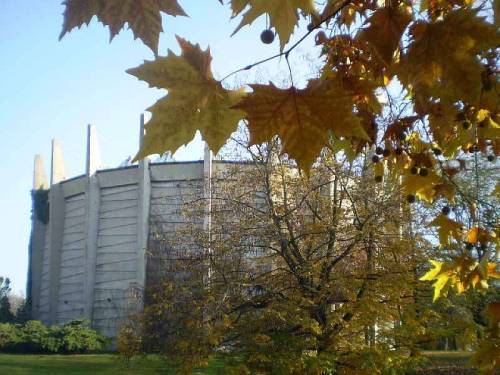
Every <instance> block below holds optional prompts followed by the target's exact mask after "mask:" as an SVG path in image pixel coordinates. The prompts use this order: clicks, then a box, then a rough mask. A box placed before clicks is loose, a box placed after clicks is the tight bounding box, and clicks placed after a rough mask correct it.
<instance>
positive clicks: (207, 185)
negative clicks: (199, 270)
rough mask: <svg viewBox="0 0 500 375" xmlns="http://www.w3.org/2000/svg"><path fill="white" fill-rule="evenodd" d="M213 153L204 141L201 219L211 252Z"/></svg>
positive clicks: (210, 273)
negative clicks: (203, 206)
mask: <svg viewBox="0 0 500 375" xmlns="http://www.w3.org/2000/svg"><path fill="white" fill-rule="evenodd" d="M212 159H213V153H212V151H210V148H209V147H208V143H206V142H205V150H204V154H203V199H204V200H205V217H204V219H203V229H204V231H205V233H206V235H207V240H208V242H209V243H208V251H209V252H211V248H210V241H211V232H212V173H213V170H212V169H213V164H212ZM211 276H212V271H211V269H210V267H209V268H208V275H207V277H208V280H207V282H210V278H211Z"/></svg>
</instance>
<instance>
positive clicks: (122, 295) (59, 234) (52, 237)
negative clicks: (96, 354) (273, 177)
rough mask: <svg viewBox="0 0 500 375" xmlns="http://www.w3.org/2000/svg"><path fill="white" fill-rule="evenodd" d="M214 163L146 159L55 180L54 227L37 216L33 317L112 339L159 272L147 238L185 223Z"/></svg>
mask: <svg viewBox="0 0 500 375" xmlns="http://www.w3.org/2000/svg"><path fill="white" fill-rule="evenodd" d="M212 163H213V164H214V169H218V170H222V169H224V168H226V166H227V164H225V163H224V162H215V161H214V162H213V161H212V157H211V153H210V152H208V151H207V152H206V153H205V159H204V160H201V161H197V162H180V163H177V162H172V163H158V164H149V163H148V162H147V161H146V162H141V163H140V164H139V165H138V166H131V167H125V168H118V169H111V170H101V171H97V172H95V173H88V174H86V175H84V176H80V177H76V178H74V179H70V180H66V181H60V182H54V183H53V184H52V186H51V187H50V191H49V204H50V218H49V222H48V223H47V224H45V225H44V224H43V223H41V222H40V221H38V219H37V216H36V215H33V232H32V253H33V254H34V256H32V264H31V266H30V272H31V276H32V278H31V283H32V285H31V286H30V287H31V291H32V292H31V293H32V296H31V299H32V301H33V304H32V315H33V318H34V319H39V320H41V321H43V322H44V323H46V324H63V323H65V322H68V321H70V320H73V319H80V318H86V319H89V320H90V321H91V322H92V325H93V327H95V328H96V329H98V330H99V331H100V332H102V333H103V334H105V335H107V336H110V337H114V336H115V335H116V331H117V328H118V326H119V324H120V321H122V320H123V319H124V318H126V317H127V316H128V315H129V314H130V313H133V312H135V311H137V310H138V309H141V308H142V304H143V293H142V291H143V290H144V287H145V285H146V280H147V279H150V280H154V279H155V278H156V277H155V276H156V275H157V274H161V273H162V269H161V267H162V266H161V265H162V264H163V263H162V262H157V261H156V260H157V257H158V256H160V257H161V254H159V253H154V243H153V242H154V239H152V240H151V241H152V242H151V243H149V244H148V238H149V237H151V238H153V237H154V236H153V235H152V234H153V232H154V231H155V230H157V229H158V228H159V226H160V229H161V231H162V233H164V234H165V235H168V233H172V232H174V231H175V229H176V227H177V226H178V225H180V224H182V223H183V221H184V220H185V219H184V218H183V217H182V215H181V214H180V207H179V204H180V203H181V201H182V197H183V196H185V195H186V194H191V195H194V196H196V195H204V194H207V190H208V189H205V188H204V187H205V186H206V184H209V183H210V181H211V177H212ZM207 215H209V210H208V213H207ZM209 220H210V218H209V217H207V218H205V220H204V221H203V222H200V223H198V224H199V225H207V221H209ZM148 247H151V248H152V251H153V253H152V254H150V257H149V259H150V261H149V263H148V257H147V256H146V253H147V249H148ZM147 273H149V274H147ZM37 275H38V276H37ZM39 275H41V276H39Z"/></svg>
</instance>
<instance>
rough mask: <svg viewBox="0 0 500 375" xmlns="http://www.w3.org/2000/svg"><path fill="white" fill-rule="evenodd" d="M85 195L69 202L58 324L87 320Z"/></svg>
mask: <svg viewBox="0 0 500 375" xmlns="http://www.w3.org/2000/svg"><path fill="white" fill-rule="evenodd" d="M85 204H86V201H85V194H79V195H76V196H73V197H69V198H66V200H65V205H64V232H63V244H62V248H61V265H60V272H59V288H58V289H59V290H58V296H57V322H58V323H59V324H64V323H66V322H68V321H71V320H74V319H81V318H82V317H83V308H84V296H83V290H84V277H85V274H84V270H85Z"/></svg>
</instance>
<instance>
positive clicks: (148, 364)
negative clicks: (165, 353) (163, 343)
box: [0, 354, 223, 375]
mask: <svg viewBox="0 0 500 375" xmlns="http://www.w3.org/2000/svg"><path fill="white" fill-rule="evenodd" d="M221 368H222V364H221V363H220V362H217V361H213V363H211V364H210V366H209V368H207V369H205V370H204V371H203V372H199V373H200V374H211V375H212V374H213V375H215V374H221V373H223V372H222V371H221ZM120 373H123V374H124V375H125V374H126V375H129V374H130V375H139V374H140V375H142V374H174V372H173V371H168V370H167V371H166V370H165V364H164V363H163V362H162V361H161V360H160V359H159V358H158V357H156V356H148V357H147V358H142V359H136V360H134V361H133V362H132V364H131V366H130V368H128V369H127V368H125V367H124V365H123V363H122V362H121V360H120V358H119V357H118V356H117V355H112V354H99V355H71V356H62V355H50V356H48V355H10V354H0V374H9V375H17V374H22V375H25V374H29V375H31V374H33V375H35V374H36V375H52V374H54V375H58V374H60V375H62V374H64V375H68V374H100V375H101V374H110V375H111V374H113V375H115V374H120Z"/></svg>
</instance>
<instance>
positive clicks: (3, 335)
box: [0, 320, 109, 354]
mask: <svg viewBox="0 0 500 375" xmlns="http://www.w3.org/2000/svg"><path fill="white" fill-rule="evenodd" d="M108 344H109V340H108V339H107V338H105V337H104V336H102V335H100V334H99V333H98V332H96V331H95V330H93V329H91V328H90V326H89V323H88V322H87V321H85V320H75V321H72V322H70V323H67V324H65V325H63V326H52V327H47V326H45V325H43V324H42V323H41V322H39V321H36V320H30V321H28V322H26V323H25V324H23V325H14V324H0V351H2V352H8V353H61V354H72V353H87V352H94V351H99V350H103V349H105V348H106V347H107V346H108Z"/></svg>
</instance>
